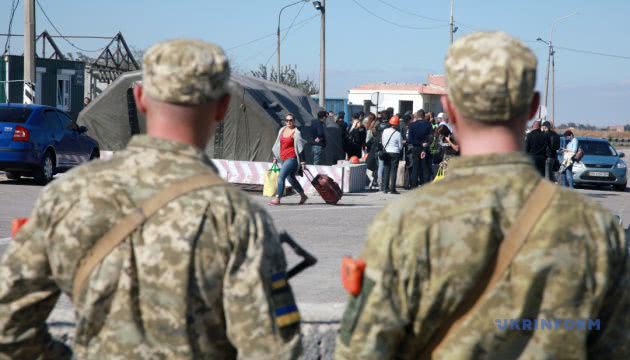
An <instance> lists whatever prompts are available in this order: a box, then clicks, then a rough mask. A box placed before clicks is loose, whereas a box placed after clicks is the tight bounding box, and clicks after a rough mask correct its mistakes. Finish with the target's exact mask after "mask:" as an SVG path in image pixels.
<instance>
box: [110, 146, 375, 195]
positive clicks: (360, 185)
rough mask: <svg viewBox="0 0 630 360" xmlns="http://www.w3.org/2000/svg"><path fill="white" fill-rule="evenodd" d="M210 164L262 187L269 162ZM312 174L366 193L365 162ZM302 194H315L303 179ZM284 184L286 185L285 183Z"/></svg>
mask: <svg viewBox="0 0 630 360" xmlns="http://www.w3.org/2000/svg"><path fill="white" fill-rule="evenodd" d="M100 155H101V159H104V160H108V159H110V158H111V157H112V155H113V152H112V151H101V154H100ZM212 163H213V164H214V166H216V168H217V170H218V171H219V175H221V177H222V178H224V179H225V180H226V181H227V182H229V183H234V184H250V185H264V183H265V174H266V173H267V171H269V169H270V168H271V163H269V162H256V161H236V160H222V159H212ZM307 168H308V169H309V170H310V171H311V173H312V174H313V175H317V174H324V175H328V176H330V177H331V178H332V179H333V180H335V181H336V182H337V183H338V184H339V186H340V187H341V189H342V190H343V192H345V193H353V192H362V191H365V186H366V185H367V182H368V179H367V175H366V170H367V166H366V165H365V163H361V164H351V163H350V162H347V161H345V162H340V164H338V165H333V166H320V165H307ZM297 179H298V181H299V183H300V185H302V188H304V192H306V193H307V194H309V195H310V194H316V193H317V191H315V189H314V188H313V185H311V182H310V181H309V180H308V179H307V178H306V176H302V177H298V178H297ZM287 185H289V184H288V182H287Z"/></svg>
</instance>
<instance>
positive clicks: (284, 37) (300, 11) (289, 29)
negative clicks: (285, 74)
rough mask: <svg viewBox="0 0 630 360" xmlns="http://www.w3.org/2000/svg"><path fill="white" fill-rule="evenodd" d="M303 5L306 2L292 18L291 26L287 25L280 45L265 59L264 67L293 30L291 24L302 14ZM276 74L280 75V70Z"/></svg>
mask: <svg viewBox="0 0 630 360" xmlns="http://www.w3.org/2000/svg"><path fill="white" fill-rule="evenodd" d="M304 5H306V2H304V3H303V4H302V6H301V7H300V10H299V11H298V13H297V15H295V16H294V17H293V20H292V21H291V25H289V28H288V29H287V31H285V33H284V36H283V37H282V39H281V40H280V44H279V45H276V49H275V50H274V52H273V54H271V56H269V58H268V59H267V62H265V66H267V65H268V64H269V61H271V58H273V55H274V54H275V53H276V51H278V46H280V45H281V44H282V43H283V42H284V39H286V38H287V35H289V32H290V31H291V28H293V24H295V20H297V18H298V16H300V14H301V13H302V9H304ZM278 74H280V69H278Z"/></svg>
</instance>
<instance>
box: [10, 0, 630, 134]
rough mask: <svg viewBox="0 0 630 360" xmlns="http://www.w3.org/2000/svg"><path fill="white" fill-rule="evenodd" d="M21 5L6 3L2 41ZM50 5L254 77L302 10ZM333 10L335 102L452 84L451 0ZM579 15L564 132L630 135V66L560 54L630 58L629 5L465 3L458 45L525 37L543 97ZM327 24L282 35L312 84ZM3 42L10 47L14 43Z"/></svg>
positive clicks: (340, 4) (47, 2)
mask: <svg viewBox="0 0 630 360" xmlns="http://www.w3.org/2000/svg"><path fill="white" fill-rule="evenodd" d="M11 1H12V0H3V1H2V2H1V3H0V9H2V11H1V12H0V14H1V15H0V32H3V33H4V32H6V30H7V28H8V22H9V8H10V6H11ZM39 1H40V3H41V5H42V6H43V7H44V10H45V11H46V12H47V14H48V15H49V17H50V18H51V20H52V21H53V22H55V24H56V25H57V26H58V28H59V29H60V30H61V31H62V32H63V33H64V34H69V35H112V36H113V35H114V34H115V33H116V32H117V31H122V33H123V34H124V35H125V37H126V39H127V41H128V42H129V43H130V45H132V46H134V47H137V48H146V47H148V46H150V45H151V44H153V43H155V42H157V41H160V40H164V39H169V38H175V37H195V38H201V39H205V40H208V41H212V42H215V43H218V44H220V45H221V46H223V47H224V48H225V49H231V50H229V51H228V55H229V56H230V59H231V60H232V63H233V67H234V68H235V69H236V70H238V71H241V72H248V71H249V70H251V69H254V68H256V67H257V66H258V64H261V63H263V64H264V63H267V62H268V64H269V65H274V66H275V62H276V58H275V46H276V38H275V30H276V26H277V19H278V11H279V10H280V8H281V7H283V6H284V5H287V4H290V3H291V2H294V1H295V0H266V1H262V0H231V1H225V0H203V1H202V0H179V1H163V0H160V1H157V0H151V1H150V0H109V1H94V0H83V1H79V0H54V1H53V0H39ZM359 4H360V5H362V6H363V7H364V8H365V9H367V10H369V11H371V12H373V13H374V14H376V15H378V16H380V17H382V18H383V19H385V20H386V21H385V20H382V19H379V18H377V17H376V16H374V15H371V14H370V13H368V12H367V11H366V10H365V9H363V8H362V7H361V6H360V5H359ZM326 5H327V30H326V34H327V60H326V61H327V85H328V86H327V97H343V96H346V95H347V92H348V89H350V88H351V87H353V86H356V85H359V84H362V83H367V82H378V81H387V82H414V83H418V82H423V81H426V76H427V74H429V73H432V74H434V73H437V74H441V73H443V60H444V54H445V52H446V50H447V47H448V17H449V11H450V1H449V0H433V1H428V0H328V1H327V4H326ZM401 10H402V11H401ZM576 11H577V12H578V14H577V15H574V16H572V17H570V18H567V19H565V20H562V21H561V22H558V23H557V27H556V30H555V33H554V37H553V42H554V44H555V45H556V46H558V48H557V49H556V108H557V110H556V122H557V123H566V122H571V121H573V122H579V123H591V124H597V125H605V124H630V111H629V110H630V59H622V58H614V57H605V56H598V55H591V54H585V53H580V52H575V51H570V50H566V49H562V48H560V47H564V48H570V49H578V50H588V51H593V52H600V53H606V54H612V55H621V56H626V57H630V41H629V40H628V33H630V31H628V28H627V26H628V24H627V22H628V19H630V1H628V0H601V1H593V0H544V1H543V0H527V1H525V0H518V1H517V0H455V22H456V23H457V25H458V26H459V31H458V32H457V33H456V38H457V37H459V36H462V35H464V34H466V33H469V32H472V31H474V30H503V31H506V32H508V33H511V34H514V35H516V36H518V37H519V38H521V39H522V40H524V41H526V42H527V44H528V45H529V46H530V47H531V48H532V49H533V50H534V51H535V52H536V54H537V55H538V59H539V68H538V74H539V77H538V84H537V87H538V89H539V90H540V91H541V92H544V89H543V88H544V73H545V66H546V61H547V57H546V55H547V47H546V45H544V44H542V43H538V42H536V38H538V37H542V38H544V39H548V38H549V36H550V31H551V27H552V24H553V23H554V21H555V20H556V19H558V18H560V17H563V16H565V15H569V14H571V13H574V12H576ZM317 14H318V12H316V11H315V9H314V7H313V6H312V5H311V3H310V1H309V2H307V3H306V4H305V6H303V7H302V5H296V6H293V7H291V8H289V9H287V10H285V11H284V13H283V15H282V27H283V28H286V27H288V26H289V25H290V24H291V22H292V21H293V20H294V19H296V20H295V25H294V26H293V28H292V29H291V30H290V32H289V33H288V35H287V36H286V39H285V40H284V41H283V43H282V47H281V49H282V63H283V64H285V65H286V64H291V65H297V67H298V71H299V72H300V73H301V74H302V75H303V76H308V77H310V78H311V79H314V80H316V81H318V78H319V26H320V22H319V17H317V16H316V15H317ZM423 16H424V17H428V18H431V19H435V20H431V19H427V18H423ZM436 20H437V21H436ZM22 23H23V12H22V6H21V5H20V8H18V11H17V12H16V16H15V22H14V25H13V32H14V33H22V32H23V25H22ZM392 23H393V24H392ZM418 28H429V29H418ZM44 29H48V30H49V32H50V33H54V30H53V29H52V27H51V26H50V24H49V23H48V22H47V20H46V19H45V18H44V17H43V16H42V13H41V12H40V11H39V9H38V14H37V31H38V32H40V31H42V30H44ZM285 34H286V32H283V36H284V35H285ZM266 35H270V36H268V37H265V36H266ZM259 38H262V39H261V40H259V41H256V42H253V43H251V44H247V45H243V46H239V45H242V44H246V43H248V42H250V41H252V40H254V39H259ZM1 40H2V44H1V45H4V40H5V39H4V38H2V39H1ZM73 41H74V42H75V43H76V44H77V45H78V46H79V47H82V48H84V49H88V50H90V49H98V48H101V47H103V46H104V45H106V44H105V41H102V40H73ZM57 42H58V44H59V45H60V47H61V48H62V49H63V50H64V52H68V51H76V50H74V49H72V48H71V47H70V46H69V45H68V44H67V43H65V42H64V41H63V40H61V39H59V40H57ZM237 46H239V47H237ZM21 49H22V39H21V38H14V39H13V40H12V53H21ZM0 50H1V49H0ZM550 93H551V90H550ZM550 102H551V98H550Z"/></svg>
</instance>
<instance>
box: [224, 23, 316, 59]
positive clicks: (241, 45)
mask: <svg viewBox="0 0 630 360" xmlns="http://www.w3.org/2000/svg"><path fill="white" fill-rule="evenodd" d="M318 16H319V15H313V16H311V17H309V18H306V19H304V20H302V21H299V22H297V23H295V24H294V25H293V26H296V25H301V24H304V23H306V22H309V21H311V20H313V19H314V18H316V17H318ZM288 28H289V27H288V26H287V27H286V28H284V29H281V30H282V31H285V30H287V29H288ZM276 35H277V34H276V32H272V33H269V34H267V35H263V36H261V37H259V38H256V39H254V40H250V41H248V42H245V43H242V44H239V45H235V46H232V47H230V48H227V49H225V51H232V50H236V49H238V48H241V47H243V46H247V45H251V44H254V43H257V42H259V41H262V40H265V39H267V38H270V37H272V36H276Z"/></svg>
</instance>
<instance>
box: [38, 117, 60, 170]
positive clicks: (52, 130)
mask: <svg viewBox="0 0 630 360" xmlns="http://www.w3.org/2000/svg"><path fill="white" fill-rule="evenodd" d="M41 127H42V128H43V129H44V134H43V140H44V141H45V143H42V144H40V146H46V145H47V144H51V145H52V146H53V148H54V149H55V152H56V154H57V158H56V159H55V163H56V164H57V166H63V157H62V156H61V155H62V154H61V153H60V145H61V140H62V139H63V128H62V127H61V120H60V119H59V117H58V116H57V112H56V111H55V110H46V111H44V116H43V117H42V122H41ZM43 150H44V149H42V151H43Z"/></svg>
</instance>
